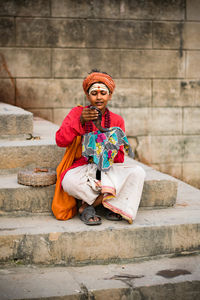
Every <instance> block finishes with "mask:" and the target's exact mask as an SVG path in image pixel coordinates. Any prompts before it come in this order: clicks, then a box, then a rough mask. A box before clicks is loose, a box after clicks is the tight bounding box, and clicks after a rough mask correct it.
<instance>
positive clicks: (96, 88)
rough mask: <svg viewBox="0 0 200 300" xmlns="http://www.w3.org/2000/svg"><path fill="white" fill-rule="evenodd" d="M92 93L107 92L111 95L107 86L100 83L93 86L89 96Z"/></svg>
mask: <svg viewBox="0 0 200 300" xmlns="http://www.w3.org/2000/svg"><path fill="white" fill-rule="evenodd" d="M92 91H105V92H107V93H108V94H109V93H110V92H109V89H108V88H107V86H106V85H105V84H104V83H98V82H97V83H94V84H92V85H91V87H90V88H89V91H88V94H91V92H92Z"/></svg>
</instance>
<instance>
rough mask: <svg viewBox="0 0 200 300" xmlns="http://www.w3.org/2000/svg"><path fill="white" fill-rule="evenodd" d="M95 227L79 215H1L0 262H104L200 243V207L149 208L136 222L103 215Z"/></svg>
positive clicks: (177, 250) (194, 247)
mask: <svg viewBox="0 0 200 300" xmlns="http://www.w3.org/2000/svg"><path fill="white" fill-rule="evenodd" d="M188 216H189V217H188ZM111 226H112V227H111ZM94 227H95V226H93V228H86V227H85V226H83V224H82V223H81V221H80V220H79V219H78V218H75V219H74V220H68V221H67V222H58V221H56V220H55V219H54V218H52V216H46V217H45V216H38V217H37V216H35V217H31V218H27V217H26V218H1V234H0V247H1V252H0V261H1V262H2V263H3V262H4V263H6V262H9V261H12V260H13V259H15V260H18V261H20V262H21V263H25V264H46V265H50V264H60V265H61V264H62V265H64V264H65V265H77V264H78V263H85V264H88V262H90V263H94V264H95V263H98V264H100V263H101V262H103V263H104V264H105V263H111V262H114V261H115V262H116V261H118V262H119V258H120V260H122V261H123V262H124V260H127V261H129V262H130V259H134V258H136V259H138V258H141V259H144V258H145V257H152V256H156V255H168V254H172V253H174V254H178V253H181V252H183V251H191V250H193V251H194V250H196V251H198V248H199V239H200V234H199V210H194V209H192V208H179V209H173V208H168V209H159V210H154V211H153V212H152V210H151V211H149V210H146V211H142V212H138V215H137V218H136V220H135V221H134V224H133V225H129V224H126V223H125V222H124V221H123V222H121V224H116V222H115V224H112V225H111V223H110V222H109V221H106V220H105V219H104V220H103V225H102V226H101V227H100V228H98V229H97V228H94ZM186 237H187V238H186ZM102 241H104V242H103V243H102ZM85 244H87V247H84V245H85ZM71 245H73V247H71ZM80 249H81V251H80ZM110 249H112V251H110Z"/></svg>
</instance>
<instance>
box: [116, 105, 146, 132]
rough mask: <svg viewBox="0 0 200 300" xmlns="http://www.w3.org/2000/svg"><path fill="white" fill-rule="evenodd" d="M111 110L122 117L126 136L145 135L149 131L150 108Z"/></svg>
mask: <svg viewBox="0 0 200 300" xmlns="http://www.w3.org/2000/svg"><path fill="white" fill-rule="evenodd" d="M112 111H113V112H114V113H116V114H118V115H120V116H122V117H123V119H124V121H125V127H126V135H127V136H130V137H132V136H136V135H146V134H149V132H150V124H151V122H150V118H149V116H151V110H150V108H146V107H143V108H126V109H123V108H114V107H113V108H112Z"/></svg>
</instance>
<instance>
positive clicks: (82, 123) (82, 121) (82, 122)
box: [80, 115, 85, 126]
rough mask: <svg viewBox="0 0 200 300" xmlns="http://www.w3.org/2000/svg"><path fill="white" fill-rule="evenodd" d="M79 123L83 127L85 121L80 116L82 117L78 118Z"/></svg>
mask: <svg viewBox="0 0 200 300" xmlns="http://www.w3.org/2000/svg"><path fill="white" fill-rule="evenodd" d="M80 122H81V125H82V126H84V125H85V120H84V119H83V116H82V115H81V116H80Z"/></svg>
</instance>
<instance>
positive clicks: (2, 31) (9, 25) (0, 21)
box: [0, 18, 15, 46]
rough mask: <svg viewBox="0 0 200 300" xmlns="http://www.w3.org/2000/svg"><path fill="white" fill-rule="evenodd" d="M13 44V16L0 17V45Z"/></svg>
mask: <svg viewBox="0 0 200 300" xmlns="http://www.w3.org/2000/svg"><path fill="white" fill-rule="evenodd" d="M14 45H15V25H14V18H0V46H14Z"/></svg>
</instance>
